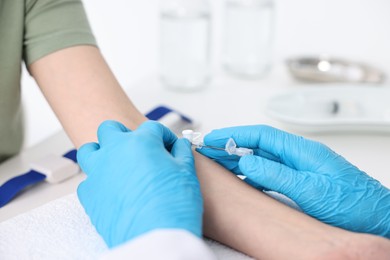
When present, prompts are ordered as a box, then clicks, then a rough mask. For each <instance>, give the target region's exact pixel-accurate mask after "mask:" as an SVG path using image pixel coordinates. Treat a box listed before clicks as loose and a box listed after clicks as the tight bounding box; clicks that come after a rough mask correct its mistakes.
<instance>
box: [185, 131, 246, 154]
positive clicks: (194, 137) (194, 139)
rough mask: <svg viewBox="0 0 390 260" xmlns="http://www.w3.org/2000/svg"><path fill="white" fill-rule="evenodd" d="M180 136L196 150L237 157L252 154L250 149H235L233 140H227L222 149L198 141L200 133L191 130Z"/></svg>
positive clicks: (235, 145)
mask: <svg viewBox="0 0 390 260" xmlns="http://www.w3.org/2000/svg"><path fill="white" fill-rule="evenodd" d="M182 135H183V138H186V139H187V140H189V141H190V142H191V144H192V145H193V146H195V147H196V148H198V149H202V148H208V149H214V150H220V151H226V152H227V153H228V154H229V155H237V156H244V155H252V154H253V150H252V149H249V148H245V147H237V144H236V142H235V141H234V139H233V138H229V139H228V141H227V142H226V145H225V147H224V148H222V147H216V146H210V145H205V144H204V143H203V142H202V141H201V139H200V137H201V135H202V134H201V133H200V132H194V131H193V130H190V129H188V130H183V131H182Z"/></svg>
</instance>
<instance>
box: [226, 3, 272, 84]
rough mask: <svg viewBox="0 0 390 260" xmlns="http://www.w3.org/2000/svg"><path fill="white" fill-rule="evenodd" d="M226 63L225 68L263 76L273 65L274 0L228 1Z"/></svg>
mask: <svg viewBox="0 0 390 260" xmlns="http://www.w3.org/2000/svg"><path fill="white" fill-rule="evenodd" d="M224 11H225V26H224V41H223V42H224V46H223V64H224V67H225V69H226V71H228V72H230V73H232V74H234V75H238V76H242V77H246V78H261V77H263V76H264V75H266V73H267V72H268V71H269V70H270V67H271V43H272V29H273V16H274V2H273V0H225V10H224Z"/></svg>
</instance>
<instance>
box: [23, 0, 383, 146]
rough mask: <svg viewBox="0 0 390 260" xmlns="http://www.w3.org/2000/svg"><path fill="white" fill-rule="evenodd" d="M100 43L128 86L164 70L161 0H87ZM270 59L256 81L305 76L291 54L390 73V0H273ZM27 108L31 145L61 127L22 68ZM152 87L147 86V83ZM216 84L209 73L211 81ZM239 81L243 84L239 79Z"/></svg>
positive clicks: (217, 40) (216, 5)
mask: <svg viewBox="0 0 390 260" xmlns="http://www.w3.org/2000/svg"><path fill="white" fill-rule="evenodd" d="M83 2H84V5H85V9H86V12H87V15H88V17H89V20H90V24H91V27H92V29H93V32H94V34H95V36H96V38H97V41H98V44H99V47H100V49H101V51H102V53H103V55H104V57H105V58H106V60H107V62H108V64H109V65H110V67H111V69H112V70H113V72H114V74H115V75H116V76H117V78H118V80H119V82H120V83H121V84H122V86H123V87H124V88H125V89H126V90H129V89H131V88H132V86H134V85H135V84H137V82H139V81H141V80H143V79H145V78H150V77H157V75H158V74H159V52H160V43H159V40H160V31H159V30H160V19H159V13H160V7H159V0H148V1H139V0H111V1H105V0H84V1H83ZM224 2H225V1H224V0H211V1H210V3H211V7H210V10H211V71H212V75H213V80H215V79H217V78H218V77H225V76H228V77H230V76H229V75H226V72H225V71H224V70H223V69H222V66H221V63H222V60H223V53H222V46H223V40H224V38H223V35H222V34H223V30H224V19H223V8H224ZM274 5H275V6H274V10H275V13H274V25H273V28H272V30H273V41H272V48H271V50H272V52H271V53H272V55H271V63H272V67H271V70H270V71H269V73H267V74H266V75H264V77H263V78H260V79H256V80H251V81H250V84H252V85H253V84H258V85H259V87H267V84H268V82H269V81H272V82H274V84H275V82H276V83H277V84H280V85H283V86H292V87H294V86H297V85H298V84H301V83H299V82H297V81H295V80H293V79H292V77H291V75H289V72H288V70H287V68H286V64H285V61H286V59H287V58H291V57H296V56H302V55H305V56H307V55H319V54H329V55H331V56H335V57H341V58H345V59H350V60H355V61H362V62H367V63H368V64H370V65H373V66H376V67H378V68H380V69H381V70H383V71H384V72H386V73H387V74H389V73H390V50H389V46H390V33H389V32H390V2H389V1H388V0H370V1H368V0H294V1H291V0H276V1H274ZM22 80H23V82H22V86H23V102H24V106H25V111H26V124H27V127H26V141H25V147H30V146H32V145H34V144H36V143H38V142H39V141H41V140H43V139H44V138H46V137H48V136H50V135H51V134H54V133H55V132H56V131H58V130H60V129H61V126H60V124H59V122H58V121H57V119H56V117H55V115H54V114H53V112H51V109H50V107H49V106H48V104H47V102H46V101H45V100H44V97H43V96H42V95H41V93H40V91H39V89H38V87H37V86H36V84H35V83H34V81H33V80H32V79H31V78H30V77H29V75H28V73H27V72H26V70H24V77H23V79H22ZM387 85H388V82H385V83H384V86H387ZM145 87H147V86H145ZM212 87H213V81H211V83H210V85H209V86H208V88H212ZM237 87H238V88H239V87H240V86H239V85H238V86H237ZM130 98H131V95H130Z"/></svg>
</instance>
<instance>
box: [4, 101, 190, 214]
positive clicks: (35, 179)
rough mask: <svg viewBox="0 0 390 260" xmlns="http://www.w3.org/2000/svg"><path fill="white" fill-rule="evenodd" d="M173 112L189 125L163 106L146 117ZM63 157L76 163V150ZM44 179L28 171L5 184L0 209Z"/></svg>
mask: <svg viewBox="0 0 390 260" xmlns="http://www.w3.org/2000/svg"><path fill="white" fill-rule="evenodd" d="M171 112H175V113H177V114H178V115H180V117H181V119H182V120H184V121H186V122H189V123H191V122H192V120H191V119H190V118H188V117H186V116H185V115H182V114H180V113H178V112H177V111H174V110H173V109H171V108H168V107H165V106H159V107H156V108H155V109H153V110H152V111H150V112H149V113H147V114H146V117H147V118H149V119H150V120H156V121H157V120H159V119H160V118H162V117H164V116H165V115H167V114H169V113H171ZM63 157H65V158H68V159H70V160H72V161H74V162H75V163H77V150H76V149H73V150H71V151H69V152H67V153H66V154H64V155H63ZM45 179H46V176H45V175H44V174H42V173H39V172H37V171H34V170H30V171H29V172H27V173H25V174H22V175H19V176H16V177H14V178H12V179H10V180H8V181H7V182H5V183H4V184H3V185H1V186H0V208H1V207H3V206H4V205H6V204H7V203H8V202H9V201H11V200H12V199H13V198H14V197H15V196H16V195H17V194H18V193H20V192H21V191H23V190H24V189H26V188H27V187H30V186H32V185H34V184H37V183H39V182H41V181H43V180H45Z"/></svg>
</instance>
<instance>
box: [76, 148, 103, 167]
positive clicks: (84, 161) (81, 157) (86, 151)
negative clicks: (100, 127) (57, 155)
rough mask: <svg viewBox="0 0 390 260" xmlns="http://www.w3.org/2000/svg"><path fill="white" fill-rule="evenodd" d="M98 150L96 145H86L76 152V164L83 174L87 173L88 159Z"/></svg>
mask: <svg viewBox="0 0 390 260" xmlns="http://www.w3.org/2000/svg"><path fill="white" fill-rule="evenodd" d="M99 149H100V145H99V144H97V143H86V144H84V145H82V146H81V147H80V148H79V149H78V150H77V162H78V164H79V165H80V168H81V169H82V170H83V172H84V173H86V174H88V173H89V158H90V157H91V156H92V155H93V153H94V152H96V151H97V150H99Z"/></svg>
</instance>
